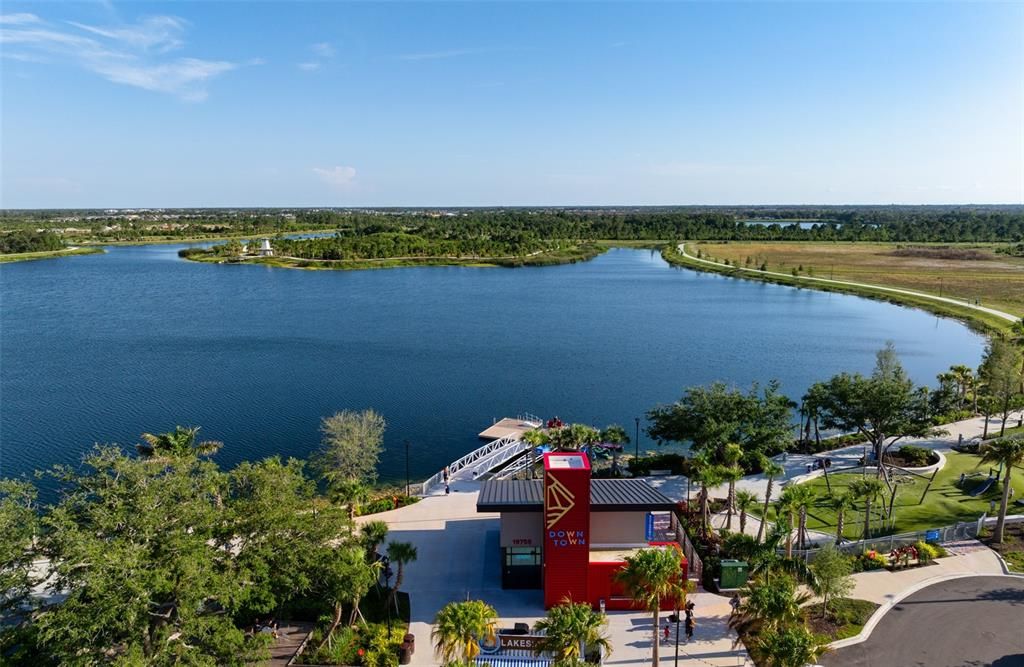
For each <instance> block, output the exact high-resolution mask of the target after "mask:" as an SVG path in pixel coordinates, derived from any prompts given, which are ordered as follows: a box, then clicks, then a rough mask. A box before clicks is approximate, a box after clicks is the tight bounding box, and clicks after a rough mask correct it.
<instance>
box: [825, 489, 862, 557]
mask: <svg viewBox="0 0 1024 667" xmlns="http://www.w3.org/2000/svg"><path fill="white" fill-rule="evenodd" d="M856 506H857V503H856V501H855V499H854V497H853V495H851V494H849V493H844V494H842V495H839V496H832V498H831V499H830V500H829V507H831V508H832V509H833V510H835V513H836V544H839V543H840V542H842V541H843V530H844V529H845V528H846V512H847V511H849V510H852V509H853V508H855V507H856Z"/></svg>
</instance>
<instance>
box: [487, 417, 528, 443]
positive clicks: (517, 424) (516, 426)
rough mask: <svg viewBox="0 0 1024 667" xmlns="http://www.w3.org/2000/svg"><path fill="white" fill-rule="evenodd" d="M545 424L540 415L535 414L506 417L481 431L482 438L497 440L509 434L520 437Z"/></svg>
mask: <svg viewBox="0 0 1024 667" xmlns="http://www.w3.org/2000/svg"><path fill="white" fill-rule="evenodd" d="M543 425H544V422H542V421H541V419H540V418H539V417H536V416H534V415H520V416H518V417H505V418H503V419H499V420H498V421H496V422H494V424H492V425H491V426H490V427H489V428H486V429H484V430H483V431H480V438H481V439H482V440H497V439H498V438H507V437H509V436H512V437H515V438H517V439H518V438H519V436H521V435H522V434H523V433H526V432H527V431H531V430H533V429H535V428H540V427H541V426H543Z"/></svg>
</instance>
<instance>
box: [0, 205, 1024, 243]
mask: <svg viewBox="0 0 1024 667" xmlns="http://www.w3.org/2000/svg"><path fill="white" fill-rule="evenodd" d="M0 227H2V228H3V229H32V230H35V229H39V228H51V229H62V228H68V227H71V228H74V229H78V230H83V229H87V230H88V232H87V233H83V232H78V233H72V235H83V234H85V235H87V236H89V237H95V238H99V239H106V240H139V239H144V238H146V237H149V236H161V237H168V236H169V237H182V238H186V237H188V238H194V237H202V236H217V235H219V236H224V235H227V234H238V235H246V234H253V235H256V234H262V235H276V234H287V233H289V232H296V231H302V230H319V229H331V230H336V229H340V230H342V231H343V232H344V233H345V234H347V235H352V236H357V237H360V236H373V235H376V234H381V233H385V232H390V233H408V234H413V235H416V236H421V237H423V238H428V239H472V238H485V237H487V238H497V239H501V238H506V237H509V238H514V237H515V235H516V234H519V235H524V236H523V238H524V239H529V238H531V237H535V238H538V239H573V240H595V239H609V240H655V239H660V240H674V239H684V238H685V239H689V240H694V241H704V240H708V241H710V240H723V241H728V240H735V241H744V240H750V241H760V240H765V241H878V242H915V243H924V242H945V243H954V242H970V243H981V242H986V243H990V242H993V243H994V242H999V243H1020V242H1021V241H1022V240H1024V208H1021V207H1012V206H1007V207H998V206H988V207H986V206H969V207H968V206H965V207H944V206H885V207H881V206H880V207H870V206H866V207H781V208H780V207H678V208H672V207H666V208H653V207H650V208H649V207H637V208H617V209H608V208H592V209H570V208H540V209H526V208H495V209H479V208H473V209H446V210H445V211H443V212H441V211H426V210H412V209H377V210H341V209H295V210H291V209H288V210H286V209H251V210H218V209H205V210H202V209H179V210H166V211H161V212H149V213H145V214H138V215H132V216H130V217H129V216H126V215H124V214H115V213H107V212H96V211H93V212H88V211H82V212H67V211H2V212H0Z"/></svg>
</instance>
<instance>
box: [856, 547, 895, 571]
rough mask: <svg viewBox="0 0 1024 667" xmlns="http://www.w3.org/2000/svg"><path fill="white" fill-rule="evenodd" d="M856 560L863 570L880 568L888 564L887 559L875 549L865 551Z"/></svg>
mask: <svg viewBox="0 0 1024 667" xmlns="http://www.w3.org/2000/svg"><path fill="white" fill-rule="evenodd" d="M857 560H858V561H859V563H860V565H861V567H862V568H863V569H864V571H865V572H866V571H869V570H881V569H882V568H885V567H888V566H889V559H888V558H886V557H885V556H883V555H882V554H880V553H878V552H877V551H875V550H871V551H865V552H864V553H862V554H861V555H860V556H859V557H858V558H857Z"/></svg>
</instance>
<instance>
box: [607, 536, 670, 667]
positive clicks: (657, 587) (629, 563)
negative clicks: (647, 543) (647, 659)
mask: <svg viewBox="0 0 1024 667" xmlns="http://www.w3.org/2000/svg"><path fill="white" fill-rule="evenodd" d="M615 579H616V581H618V582H620V583H621V584H622V585H623V586H624V587H625V590H626V595H628V596H629V597H631V598H632V599H633V601H634V603H636V604H637V605H639V606H640V607H642V608H644V609H645V610H647V611H649V612H651V615H652V619H653V623H654V625H653V629H652V632H653V634H652V639H653V646H652V652H651V665H652V667H657V665H658V623H659V621H658V616H659V614H660V610H661V601H662V600H665V599H672V600H674V601H675V603H676V606H677V607H679V608H682V607H683V606H685V603H686V588H685V586H686V583H687V582H686V579H685V575H684V573H683V571H682V566H681V563H680V554H679V551H678V550H677V549H673V548H651V549H641V550H639V551H637V552H636V553H635V554H633V555H632V556H627V557H626V564H625V565H624V566H623V567H622V569H621V570H619V571H618V572H617V573H616V574H615Z"/></svg>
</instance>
